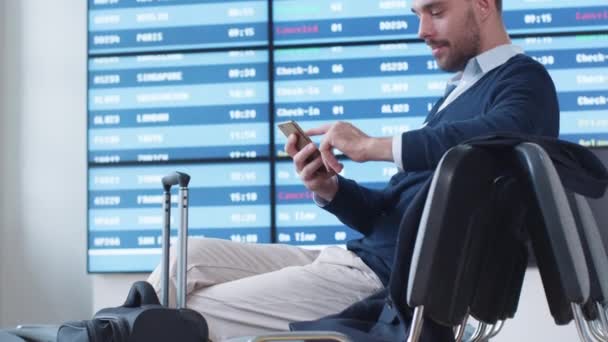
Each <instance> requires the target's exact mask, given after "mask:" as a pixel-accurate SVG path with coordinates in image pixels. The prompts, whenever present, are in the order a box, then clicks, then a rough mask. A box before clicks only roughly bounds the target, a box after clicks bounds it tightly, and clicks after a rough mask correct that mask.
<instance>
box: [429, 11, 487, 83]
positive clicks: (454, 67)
mask: <svg viewBox="0 0 608 342" xmlns="http://www.w3.org/2000/svg"><path fill="white" fill-rule="evenodd" d="M465 30H466V31H465V32H464V33H463V34H462V35H461V36H459V37H458V40H455V41H454V42H453V43H449V42H446V43H447V44H448V46H450V45H451V46H450V49H449V54H448V55H447V56H446V57H445V59H444V60H443V62H442V61H439V60H437V63H438V64H439V67H440V68H441V69H443V70H445V71H448V72H455V71H462V70H464V67H465V66H466V64H467V62H468V61H469V60H470V59H471V58H473V57H475V56H477V55H478V54H479V49H480V47H479V45H480V33H479V24H478V23H477V21H476V20H475V14H474V13H473V9H469V11H468V13H467V17H466V23H465Z"/></svg>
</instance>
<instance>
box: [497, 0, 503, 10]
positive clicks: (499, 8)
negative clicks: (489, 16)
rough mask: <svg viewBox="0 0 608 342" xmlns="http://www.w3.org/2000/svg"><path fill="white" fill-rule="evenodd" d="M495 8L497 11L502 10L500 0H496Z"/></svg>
mask: <svg viewBox="0 0 608 342" xmlns="http://www.w3.org/2000/svg"><path fill="white" fill-rule="evenodd" d="M496 9H497V10H498V12H499V13H500V12H502V0H496Z"/></svg>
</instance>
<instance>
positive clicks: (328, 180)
mask: <svg viewBox="0 0 608 342" xmlns="http://www.w3.org/2000/svg"><path fill="white" fill-rule="evenodd" d="M297 141H298V137H297V136H296V135H295V134H291V135H289V138H288V139H287V144H285V152H287V154H289V155H290V156H291V158H293V164H294V166H295V169H296V172H297V173H298V175H299V176H300V179H302V182H303V183H304V186H305V187H306V188H307V189H308V190H310V191H312V192H314V193H315V194H316V195H317V196H319V197H321V198H322V199H324V200H326V201H328V202H329V201H331V200H332V199H333V198H334V196H335V195H336V192H338V179H337V177H336V173H335V172H333V171H331V169H326V168H325V167H323V160H322V159H321V156H320V155H317V157H316V158H314V159H311V157H312V156H313V154H314V153H315V152H316V151H317V147H316V146H315V145H314V144H308V145H306V146H305V147H304V148H303V149H302V150H300V151H298V150H297V147H296V143H297ZM327 170H330V171H329V172H328V171H327Z"/></svg>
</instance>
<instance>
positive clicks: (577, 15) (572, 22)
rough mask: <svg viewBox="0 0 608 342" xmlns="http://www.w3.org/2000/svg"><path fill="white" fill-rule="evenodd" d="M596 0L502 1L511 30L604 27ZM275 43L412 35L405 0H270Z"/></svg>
mask: <svg viewBox="0 0 608 342" xmlns="http://www.w3.org/2000/svg"><path fill="white" fill-rule="evenodd" d="M600 2H601V1H598V0H547V1H532V0H508V1H503V6H504V9H503V10H504V14H503V18H504V22H505V26H506V27H507V29H508V30H509V32H510V33H512V34H529V33H537V32H577V31H588V30H605V29H608V8H607V6H606V5H605V4H604V5H600V4H599V3H600ZM272 3H273V35H274V43H275V44H276V45H292V44H304V43H335V42H348V41H366V40H367V41H369V40H372V41H373V40H387V39H412V38H417V33H418V24H419V21H418V18H417V17H416V15H414V14H413V13H412V12H411V10H410V6H411V5H412V1H411V0H359V1H347V0H341V1H340V0H334V1H327V0H274V1H273V2H272Z"/></svg>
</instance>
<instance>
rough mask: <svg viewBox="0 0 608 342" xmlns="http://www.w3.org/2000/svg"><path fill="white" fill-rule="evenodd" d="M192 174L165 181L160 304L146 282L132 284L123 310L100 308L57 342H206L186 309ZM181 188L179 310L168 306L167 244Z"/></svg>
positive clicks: (197, 317)
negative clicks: (174, 195)
mask: <svg viewBox="0 0 608 342" xmlns="http://www.w3.org/2000/svg"><path fill="white" fill-rule="evenodd" d="M189 182H190V176H189V175H187V174H185V173H181V172H175V173H172V174H170V175H168V176H165V177H163V178H162V185H163V189H164V193H163V195H164V196H163V212H164V224H163V228H162V260H161V264H162V265H161V270H162V272H161V273H162V283H161V301H159V299H158V297H157V295H156V292H155V291H154V289H153V288H152V286H151V285H150V284H149V283H147V282H143V281H142V282H136V283H135V284H133V286H132V288H131V291H130V292H129V295H128V296H127V300H126V301H125V303H124V304H123V305H122V306H119V307H115V308H106V309H102V310H100V311H99V312H97V313H96V314H95V316H94V317H93V319H92V320H86V321H76V322H68V323H65V324H63V325H62V326H61V327H60V328H59V331H58V334H57V341H59V342H62V341H82V342H85V341H86V342H88V341H112V342H118V341H129V342H139V341H142V342H143V341H146V342H154V341H187V342H189V341H192V342H201V341H207V340H208V335H209V334H208V327H207V323H206V321H205V319H204V318H203V316H202V315H201V314H200V313H198V312H196V311H193V310H190V309H187V308H186V263H187V260H186V257H187V255H188V254H187V248H188V246H187V242H188V239H187V238H188V183H189ZM174 185H179V201H178V202H179V203H178V207H179V209H180V217H181V219H180V225H179V229H178V237H177V253H178V261H177V263H178V269H177V291H176V292H177V298H176V303H177V307H176V308H175V309H171V308H169V307H168V303H169V244H170V222H171V187H172V186H174Z"/></svg>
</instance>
